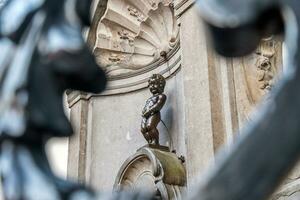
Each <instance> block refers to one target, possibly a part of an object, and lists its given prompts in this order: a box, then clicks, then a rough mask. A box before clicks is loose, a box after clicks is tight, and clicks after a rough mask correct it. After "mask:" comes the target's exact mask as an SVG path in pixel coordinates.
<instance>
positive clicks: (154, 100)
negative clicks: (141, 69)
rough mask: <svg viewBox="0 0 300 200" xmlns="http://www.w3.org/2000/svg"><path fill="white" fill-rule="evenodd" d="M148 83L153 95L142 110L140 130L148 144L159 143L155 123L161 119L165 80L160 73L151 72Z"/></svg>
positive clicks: (165, 98)
mask: <svg viewBox="0 0 300 200" xmlns="http://www.w3.org/2000/svg"><path fill="white" fill-rule="evenodd" d="M148 83H149V90H150V92H151V93H152V94H153V96H152V97H150V98H149V99H148V100H147V101H146V105H145V106H144V109H143V111H142V117H143V119H142V124H141V132H142V134H143V136H144V137H145V139H146V140H147V142H148V143H149V144H153V145H159V131H158V130H157V125H158V123H159V122H160V121H161V117H160V110H161V109H162V107H163V106H164V105H165V102H166V100H167V96H166V95H165V94H164V93H163V92H164V89H165V85H166V80H165V78H164V77H163V76H162V75H160V74H153V75H152V76H151V78H150V79H149V81H148Z"/></svg>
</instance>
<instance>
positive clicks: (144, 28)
mask: <svg viewBox="0 0 300 200" xmlns="http://www.w3.org/2000/svg"><path fill="white" fill-rule="evenodd" d="M103 2H105V3H103ZM98 4H99V5H96V11H95V14H94V18H93V25H94V26H92V28H91V30H90V33H89V38H88V40H89V43H90V44H92V48H93V52H94V54H95V56H96V59H97V62H98V63H99V65H100V66H101V67H102V68H103V69H104V70H105V71H106V73H107V75H108V77H109V80H110V82H109V88H108V91H107V93H108V94H115V93H123V92H129V91H133V90H136V89H140V88H143V87H146V86H147V79H148V77H150V76H151V74H153V73H161V74H164V76H165V77H167V76H170V75H171V74H172V73H173V72H174V71H176V69H178V68H179V66H180V55H178V53H177V52H178V49H179V28H178V24H177V21H176V17H175V16H174V8H173V3H172V0H139V1H137V0H107V1H99V3H98ZM100 4H101V5H100ZM103 7H105V11H104V9H103ZM97 8H98V9H97ZM99 8H101V9H99ZM99 12H100V14H99ZM101 12H102V13H101ZM99 15H101V16H99ZM176 55H177V56H176Z"/></svg>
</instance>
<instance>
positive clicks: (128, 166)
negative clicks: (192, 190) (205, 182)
mask: <svg viewBox="0 0 300 200" xmlns="http://www.w3.org/2000/svg"><path fill="white" fill-rule="evenodd" d="M183 162H184V160H183V159H182V158H178V157H177V156H176V154H175V153H171V152H169V151H168V150H166V149H158V148H150V147H143V148H141V149H139V150H138V151H137V153H136V154H134V155H133V156H131V157H130V158H128V159H127V160H126V161H125V162H124V164H123V165H122V167H121V169H120V171H119V173H118V175H117V178H116V181H115V185H114V190H115V191H120V190H122V191H123V190H125V191H131V192H135V191H136V192H138V191H145V190H146V191H145V192H148V193H151V194H156V196H157V198H158V199H163V200H169V199H170V200H181V199H183V198H182V196H183V194H184V187H185V186H186V172H185V167H184V166H183Z"/></svg>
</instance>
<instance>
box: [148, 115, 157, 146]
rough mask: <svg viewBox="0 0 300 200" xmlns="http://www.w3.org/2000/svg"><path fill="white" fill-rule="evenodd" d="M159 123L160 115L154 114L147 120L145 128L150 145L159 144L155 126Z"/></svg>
mask: <svg viewBox="0 0 300 200" xmlns="http://www.w3.org/2000/svg"><path fill="white" fill-rule="evenodd" d="M159 122H160V114H155V115H153V116H151V117H149V119H148V123H147V128H148V130H149V135H150V138H151V140H152V141H151V143H152V144H155V145H158V144H159V132H158V130H157V128H156V127H157V125H158V123H159Z"/></svg>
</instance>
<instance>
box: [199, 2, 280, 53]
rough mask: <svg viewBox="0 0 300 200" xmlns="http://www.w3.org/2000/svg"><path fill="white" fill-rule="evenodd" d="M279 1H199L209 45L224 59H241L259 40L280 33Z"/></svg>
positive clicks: (254, 47) (253, 48) (255, 46)
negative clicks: (207, 31)
mask: <svg viewBox="0 0 300 200" xmlns="http://www.w3.org/2000/svg"><path fill="white" fill-rule="evenodd" d="M279 1H280V0H244V1H241V0H226V1H224V0H199V1H198V6H199V9H200V12H199V13H200V14H201V15H202V17H203V19H204V20H205V22H206V24H207V26H208V27H209V30H210V33H211V37H212V42H213V44H214V46H215V48H216V50H217V51H218V53H220V54H222V55H224V56H234V57H236V56H244V55H247V54H249V53H251V52H252V51H254V50H255V49H256V48H257V46H258V44H259V42H260V41H261V39H262V38H264V37H268V36H270V35H274V34H277V33H280V32H282V31H283V17H282V14H281V13H282V11H281V10H280V9H281V8H280V5H279Z"/></svg>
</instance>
